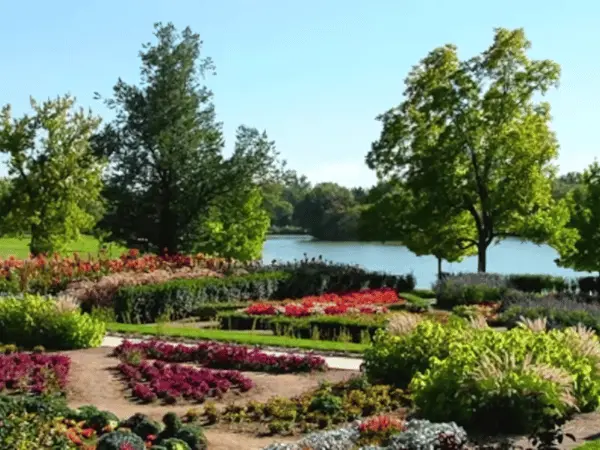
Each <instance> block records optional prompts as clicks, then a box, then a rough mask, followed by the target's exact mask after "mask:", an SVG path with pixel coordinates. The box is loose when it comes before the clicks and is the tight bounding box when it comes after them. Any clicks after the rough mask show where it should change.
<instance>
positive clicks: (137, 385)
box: [118, 361, 253, 403]
mask: <svg viewBox="0 0 600 450" xmlns="http://www.w3.org/2000/svg"><path fill="white" fill-rule="evenodd" d="M118 368H119V371H120V372H121V374H122V375H123V376H124V377H125V379H126V380H127V382H128V383H129V384H130V386H131V387H132V395H133V396H134V397H135V398H138V399H139V400H142V401H144V402H151V401H154V400H156V399H157V398H160V399H162V400H163V401H165V402H166V403H175V402H176V401H177V399H180V398H184V399H186V400H193V401H197V402H203V401H204V400H205V399H206V397H220V396H221V395H223V394H224V393H226V392H227V391H229V390H230V389H239V390H240V391H241V392H245V391H248V390H249V389H250V388H252V386H253V384H252V380H250V379H249V378H247V377H245V376H243V375H242V374H241V373H240V372H237V371H219V370H211V369H196V368H193V367H188V366H184V365H181V364H166V363H164V362H162V361H155V362H154V363H149V362H142V363H141V364H140V365H139V366H133V365H130V364H126V363H122V364H119V366H118Z"/></svg>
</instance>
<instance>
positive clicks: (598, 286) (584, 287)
mask: <svg viewBox="0 0 600 450" xmlns="http://www.w3.org/2000/svg"><path fill="white" fill-rule="evenodd" d="M577 286H578V287H579V290H580V291H581V292H583V293H586V294H592V295H598V294H600V277H581V278H579V279H578V280H577Z"/></svg>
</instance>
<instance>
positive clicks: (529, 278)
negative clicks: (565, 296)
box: [507, 274, 570, 294]
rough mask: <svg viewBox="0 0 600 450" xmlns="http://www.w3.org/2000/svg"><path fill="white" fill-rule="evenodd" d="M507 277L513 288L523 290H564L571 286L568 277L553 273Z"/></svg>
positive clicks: (536, 291) (539, 291)
mask: <svg viewBox="0 0 600 450" xmlns="http://www.w3.org/2000/svg"><path fill="white" fill-rule="evenodd" d="M507 278H508V283H509V286H510V287H511V288H513V289H517V290H518V291H523V292H535V293H538V294H539V293H542V292H564V291H567V290H568V289H569V287H570V283H569V281H568V280H567V279H565V278H564V277H556V276H552V275H535V274H522V275H521V274H518V275H517V274H515V275H508V277H507Z"/></svg>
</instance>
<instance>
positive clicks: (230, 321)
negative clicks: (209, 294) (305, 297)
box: [218, 311, 387, 343]
mask: <svg viewBox="0 0 600 450" xmlns="http://www.w3.org/2000/svg"><path fill="white" fill-rule="evenodd" d="M218 320H219V323H220V328H221V329H224V330H271V331H272V332H273V334H274V335H275V336H288V337H295V338H299V339H313V338H314V337H315V336H318V338H319V340H331V341H341V340H344V339H345V340H346V342H354V343H362V342H364V340H365V334H367V335H368V336H372V335H374V334H375V332H376V331H377V330H378V329H380V328H383V327H385V324H386V322H387V317H386V316H385V315H383V314H373V315H367V314H361V315H339V316H338V315H335V316H328V315H317V316H309V317H285V316H263V317H260V316H250V315H248V314H245V313H243V312H235V311H234V312H224V313H220V314H219V315H218Z"/></svg>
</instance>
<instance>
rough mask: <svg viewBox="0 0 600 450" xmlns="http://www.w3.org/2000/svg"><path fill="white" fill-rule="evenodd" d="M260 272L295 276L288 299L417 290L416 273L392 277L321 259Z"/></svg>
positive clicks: (292, 263)
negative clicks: (339, 293)
mask: <svg viewBox="0 0 600 450" xmlns="http://www.w3.org/2000/svg"><path fill="white" fill-rule="evenodd" d="M254 270H255V271H257V272H285V273H287V274H289V275H290V276H291V278H290V280H289V282H288V284H287V286H286V295H285V296H286V297H287V298H300V297H305V296H307V295H321V294H324V293H326V292H349V291H358V290H360V289H367V288H369V289H379V288H384V287H389V288H392V289H394V290H395V291H396V292H408V291H412V290H413V289H414V288H415V285H416V280H415V277H414V276H413V275H412V274H408V275H391V274H387V273H384V272H373V271H369V270H366V269H364V268H362V267H360V266H354V265H349V264H340V263H333V262H329V261H326V260H323V259H321V258H318V259H315V258H313V259H306V258H305V259H303V260H301V261H294V262H289V263H277V262H274V263H273V264H271V265H268V266H260V267H257V268H254Z"/></svg>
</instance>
